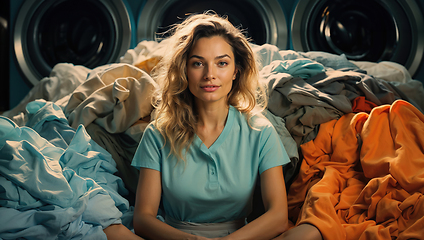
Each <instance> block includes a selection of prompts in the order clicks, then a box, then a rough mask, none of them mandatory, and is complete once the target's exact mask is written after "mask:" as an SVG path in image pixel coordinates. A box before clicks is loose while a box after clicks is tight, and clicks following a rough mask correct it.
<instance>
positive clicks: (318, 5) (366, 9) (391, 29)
mask: <svg viewBox="0 0 424 240" xmlns="http://www.w3.org/2000/svg"><path fill="white" fill-rule="evenodd" d="M423 15H424V1H423V0H320V1H317V0H299V1H298V2H297V3H296V6H295V10H294V14H293V16H292V20H291V36H292V39H291V42H292V48H293V49H294V50H296V51H303V52H306V51H324V52H330V53H335V54H345V55H346V57H347V58H348V59H351V60H356V61H371V62H379V61H393V62H397V63H400V64H402V65H404V66H405V67H406V68H407V69H408V70H409V72H410V74H411V76H413V78H414V79H417V80H420V81H423V82H424V60H423V54H424V20H423Z"/></svg>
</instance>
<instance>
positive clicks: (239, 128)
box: [132, 106, 290, 223]
mask: <svg viewBox="0 0 424 240" xmlns="http://www.w3.org/2000/svg"><path fill="white" fill-rule="evenodd" d="M251 124H252V126H253V127H254V128H255V129H252V128H251V127H249V125H248V123H247V120H246V118H245V116H244V115H243V114H241V113H240V112H239V111H237V110H236V109H235V108H234V107H232V106H230V109H229V113H228V117H227V122H226V124H225V127H224V129H223V131H222V133H221V134H220V136H219V137H218V139H217V140H216V141H215V142H214V144H213V145H212V146H210V148H207V147H206V146H205V145H204V144H203V143H202V141H201V140H200V138H199V137H198V136H195V139H194V141H193V144H192V146H191V147H190V149H189V152H187V155H186V162H185V163H184V162H181V161H180V162H179V163H177V159H176V157H175V156H173V155H171V156H169V146H168V145H165V146H164V139H163V138H162V136H161V135H160V133H159V132H158V131H157V129H155V128H154V126H153V125H152V124H150V125H149V126H148V127H147V128H146V130H145V132H144V134H143V137H142V140H141V142H140V145H139V147H138V149H137V151H136V153H135V155H134V159H133V162H132V165H133V166H135V167H138V168H140V167H143V168H151V169H155V170H157V171H160V172H161V173H162V190H163V205H164V210H165V213H166V214H167V215H169V216H170V217H172V218H174V219H176V220H180V221H186V222H196V223H214V222H226V221H232V220H237V219H240V218H244V217H246V216H247V215H248V214H249V213H250V211H251V201H252V194H253V191H254V187H255V184H256V181H257V178H258V176H259V174H260V173H262V172H264V171H265V170H267V169H269V168H272V167H275V166H280V165H285V164H287V163H288V162H289V161H290V160H289V157H288V156H287V153H286V151H285V149H284V147H283V145H282V143H281V141H280V139H279V136H278V134H277V132H276V131H275V129H274V128H273V126H272V125H271V123H270V122H269V121H268V120H267V119H266V118H264V117H257V116H255V117H254V118H252V119H251ZM163 146H164V147H163ZM168 156H169V157H168Z"/></svg>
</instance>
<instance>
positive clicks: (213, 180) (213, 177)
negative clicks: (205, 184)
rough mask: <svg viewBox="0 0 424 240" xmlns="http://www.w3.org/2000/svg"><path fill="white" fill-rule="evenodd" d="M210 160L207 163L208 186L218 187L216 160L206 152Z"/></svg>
mask: <svg viewBox="0 0 424 240" xmlns="http://www.w3.org/2000/svg"><path fill="white" fill-rule="evenodd" d="M208 155H209V158H210V161H209V164H208V168H209V187H211V188H217V187H218V172H217V168H216V162H215V159H214V158H213V157H212V156H211V154H208Z"/></svg>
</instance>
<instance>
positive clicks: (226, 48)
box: [187, 36, 237, 105]
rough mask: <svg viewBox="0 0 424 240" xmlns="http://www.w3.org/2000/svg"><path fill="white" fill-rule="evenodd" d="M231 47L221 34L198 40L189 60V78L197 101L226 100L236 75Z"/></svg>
mask: <svg viewBox="0 0 424 240" xmlns="http://www.w3.org/2000/svg"><path fill="white" fill-rule="evenodd" d="M236 74H237V69H236V66H235V60H234V53H233V49H232V47H231V46H230V45H229V44H228V43H227V42H226V41H225V40H224V38H222V37H220V36H214V37H204V38H200V39H199V40H197V42H196V44H195V45H194V46H193V49H192V50H191V52H190V53H189V56H188V60H187V78H188V87H189V90H190V92H191V93H192V94H193V95H194V96H195V99H196V100H195V101H196V103H198V105H199V104H209V103H223V104H224V105H226V104H227V96H228V93H229V92H230V91H231V87H232V84H233V80H234V79H235V78H236Z"/></svg>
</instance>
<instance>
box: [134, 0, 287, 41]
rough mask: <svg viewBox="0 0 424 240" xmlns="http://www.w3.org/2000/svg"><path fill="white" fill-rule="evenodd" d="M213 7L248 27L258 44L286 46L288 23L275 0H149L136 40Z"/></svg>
mask: <svg viewBox="0 0 424 240" xmlns="http://www.w3.org/2000/svg"><path fill="white" fill-rule="evenodd" d="M207 10H213V11H215V12H216V13H217V14H219V15H221V16H223V15H226V16H228V20H229V21H230V22H231V23H233V25H235V26H237V27H241V28H242V29H245V30H247V36H248V37H250V38H251V39H252V42H253V43H255V44H258V45H262V44H264V43H269V44H273V45H276V46H278V47H279V48H280V49H286V48H287V43H288V37H287V23H286V17H285V15H284V12H283V10H282V9H281V6H280V5H279V3H278V1H276V0H268V1H263V0H262V1H260V0H205V1H193V0H149V1H147V3H146V5H145V6H144V8H143V10H142V12H141V14H140V17H139V21H138V26H137V29H138V30H137V39H138V42H140V41H142V40H155V39H156V34H157V33H163V32H165V31H166V30H168V29H169V26H170V25H172V24H175V23H178V22H181V21H182V20H183V19H184V18H185V17H186V16H187V14H190V13H202V12H204V11H207Z"/></svg>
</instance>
